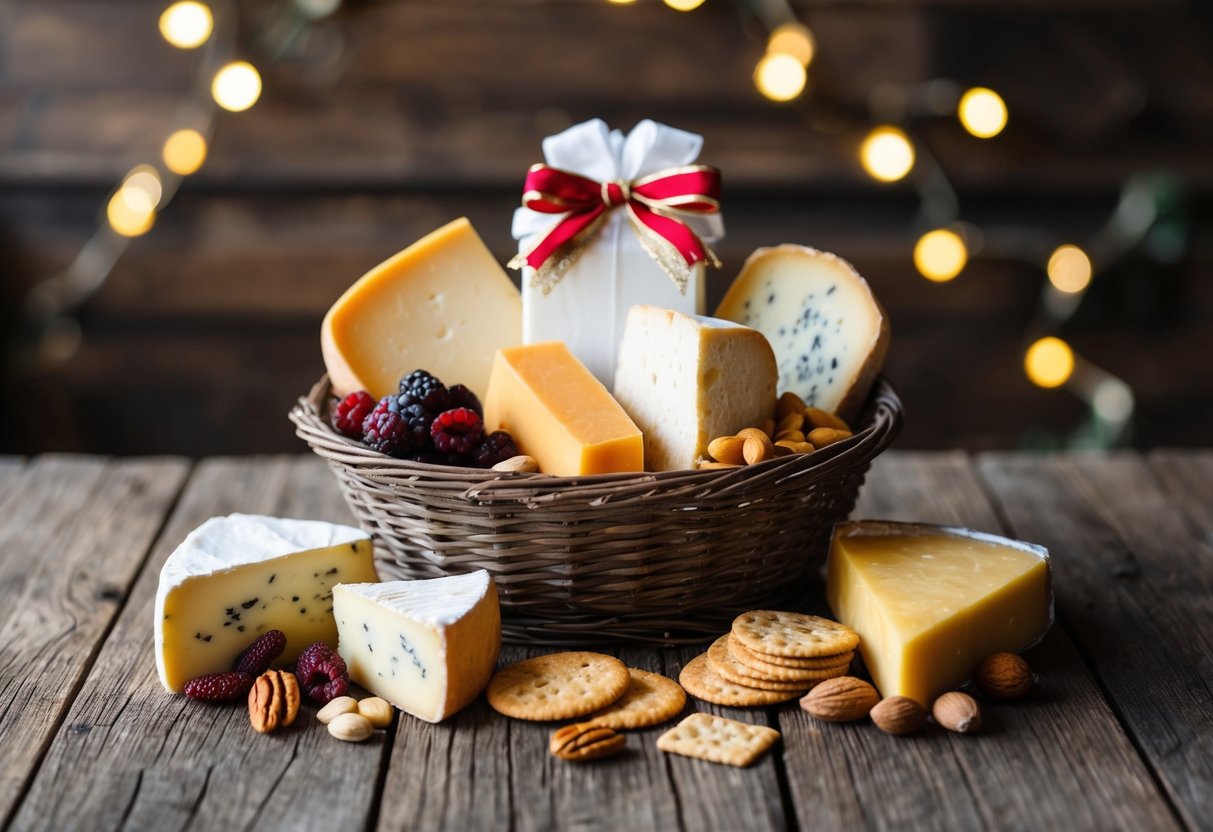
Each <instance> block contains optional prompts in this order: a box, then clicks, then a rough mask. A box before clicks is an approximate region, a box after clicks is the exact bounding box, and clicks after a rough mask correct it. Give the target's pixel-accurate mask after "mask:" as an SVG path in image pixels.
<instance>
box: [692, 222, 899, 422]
mask: <svg viewBox="0 0 1213 832" xmlns="http://www.w3.org/2000/svg"><path fill="white" fill-rule="evenodd" d="M716 315H717V316H718V317H721V318H727V319H728V320H730V321H737V322H739V323H743V324H745V325H746V326H752V327H754V328H755V329H757V330H759V331H760V332H762V334H763V335H765V336H766V337H767V340H769V341H770V342H771V346H772V347H773V348H774V350H775V357H776V358H777V359H778V360H779V391H780V392H781V393H783V392H787V391H791V392H793V393H795V394H796V395H798V396H800V398H802V399H804V401H805V403H806V404H808V405H811V406H813V407H819V408H821V409H822V410H828V411H830V412H832V413H837V414H838V415H839V416H841V417H842V418H843V419H846V420H848V421H849V420H851V419H854V417H855V416H856V414H857V413H858V411H859V408H860V407H861V406H862V404H863V401H864V399H865V398H866V397H867V395H868V390H869V388H871V386H872V382H873V380H875V378H876V374H877V373H878V372H880V368H881V366H882V365H883V364H884V359H885V354H886V353H887V352H888V347H889V323H888V320H887V317H886V316H885V313H884V310H883V309H882V308H881V306H880V304H879V303H878V302H877V301H876V297H875V296H874V295H873V294H872V290H871V288H870V287H869V286H868V284H867V281H865V280H864V279H863V278H862V277H860V276H859V273H858V272H857V271H855V269H854V268H853V267H852V266H851V264H850V263H848V262H847V261H845V260H843V259H842V258H840V257H837V256H835V255H833V254H829V253H827V252H824V251H817V250H816V249H812V248H808V247H806V246H796V245H782V246H776V247H774V248H760V249H758V250H757V251H755V252H754V253H753V254H752V255H750V257H749V259H747V260H746V262H745V265H744V266H743V267H742V269H741V274H739V275H738V276H737V279H736V280H734V281H733V285H732V286H730V287H729V290H728V292H726V293H725V296H724V300H722V301H721V302H720V306H719V307H718V308H717V309H716Z"/></svg>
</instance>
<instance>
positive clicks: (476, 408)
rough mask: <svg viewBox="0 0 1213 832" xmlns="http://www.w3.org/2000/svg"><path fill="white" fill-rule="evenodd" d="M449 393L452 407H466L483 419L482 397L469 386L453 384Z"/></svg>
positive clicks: (448, 390)
mask: <svg viewBox="0 0 1213 832" xmlns="http://www.w3.org/2000/svg"><path fill="white" fill-rule="evenodd" d="M447 393H448V398H449V399H450V402H451V407H466V408H467V409H468V410H471V411H473V412H474V413H475V414H476V415H477V416H479V417H480V418H481V419H483V418H484V408H483V407H481V406H480V399H478V398H476V394H475V393H473V392H472V391H471V390H469V389H468V388H467V387H465V386H464V385H462V384H453V385H451V386H450V388H448V389H447Z"/></svg>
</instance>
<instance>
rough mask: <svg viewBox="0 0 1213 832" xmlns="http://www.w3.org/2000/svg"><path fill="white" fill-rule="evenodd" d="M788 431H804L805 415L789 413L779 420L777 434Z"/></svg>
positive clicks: (776, 427)
mask: <svg viewBox="0 0 1213 832" xmlns="http://www.w3.org/2000/svg"><path fill="white" fill-rule="evenodd" d="M788 430H804V414H803V413H789V414H788V415H787V416H784V417H783V418H782V419H780V420H779V424H778V425H776V426H775V433H776V434H780V433H783V432H784V431H788Z"/></svg>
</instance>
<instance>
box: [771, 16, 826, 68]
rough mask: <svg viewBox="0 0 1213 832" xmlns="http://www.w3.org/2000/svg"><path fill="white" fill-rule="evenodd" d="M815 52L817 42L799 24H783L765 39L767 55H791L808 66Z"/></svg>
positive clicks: (805, 28)
mask: <svg viewBox="0 0 1213 832" xmlns="http://www.w3.org/2000/svg"><path fill="white" fill-rule="evenodd" d="M816 52H817V41H816V40H814V38H813V33H812V32H810V31H809V30H808V27H806V26H804V25H803V24H800V23H784V24H783V25H782V26H779V27H777V28H776V29H775V31H773V32H771V36H770V37H769V38H767V54H768V55H791V56H792V57H793V58H795V59H796V60H798V61H800V63H801V64H802V65H803V66H808V65H809V63H810V62H811V61H812V60H813V55H814V54H815V53H816Z"/></svg>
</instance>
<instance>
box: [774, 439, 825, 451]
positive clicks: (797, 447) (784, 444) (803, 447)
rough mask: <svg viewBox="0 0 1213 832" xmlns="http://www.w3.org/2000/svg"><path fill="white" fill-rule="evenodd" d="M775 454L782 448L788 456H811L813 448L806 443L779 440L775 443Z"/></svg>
mask: <svg viewBox="0 0 1213 832" xmlns="http://www.w3.org/2000/svg"><path fill="white" fill-rule="evenodd" d="M775 448H776V450H775V453H776V454H778V453H779V449H780V448H784V449H786V450H787V452H788V453H790V454H811V453H813V451H814V450H815V448H814V447H813V446H812V445H811V444H809V443H808V442H793V441H792V440H790V439H780V440H779V441H778V442H776V443H775Z"/></svg>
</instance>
